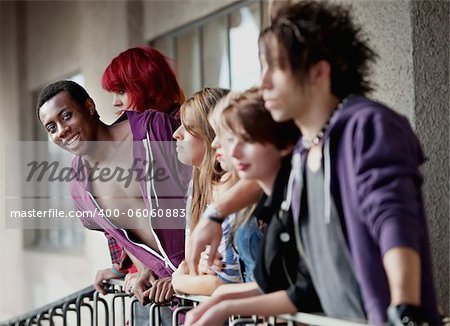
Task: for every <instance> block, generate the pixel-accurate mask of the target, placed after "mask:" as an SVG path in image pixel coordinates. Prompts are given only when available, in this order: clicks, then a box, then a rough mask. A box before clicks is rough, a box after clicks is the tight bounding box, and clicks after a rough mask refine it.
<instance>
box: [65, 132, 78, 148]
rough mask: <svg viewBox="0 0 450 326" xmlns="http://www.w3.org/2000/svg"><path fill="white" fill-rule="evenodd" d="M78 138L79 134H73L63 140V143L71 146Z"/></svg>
mask: <svg viewBox="0 0 450 326" xmlns="http://www.w3.org/2000/svg"><path fill="white" fill-rule="evenodd" d="M79 139H80V134H79V133H78V134H75V135H73V136H72V137H70V138H69V139H67V140H66V141H65V145H66V146H73V145H75V144H76V143H77V141H78V140H79Z"/></svg>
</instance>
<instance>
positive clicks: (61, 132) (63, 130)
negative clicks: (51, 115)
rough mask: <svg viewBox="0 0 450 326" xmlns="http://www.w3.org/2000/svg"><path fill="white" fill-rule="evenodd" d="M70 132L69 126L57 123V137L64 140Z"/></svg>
mask: <svg viewBox="0 0 450 326" xmlns="http://www.w3.org/2000/svg"><path fill="white" fill-rule="evenodd" d="M69 131H70V126H69V125H68V124H64V123H59V124H58V137H59V138H64V137H65V136H66V135H67V133H68V132H69Z"/></svg>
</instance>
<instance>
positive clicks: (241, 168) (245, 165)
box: [236, 163, 250, 171]
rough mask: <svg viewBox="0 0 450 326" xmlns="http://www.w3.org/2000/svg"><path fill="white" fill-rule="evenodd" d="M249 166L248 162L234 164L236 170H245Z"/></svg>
mask: <svg viewBox="0 0 450 326" xmlns="http://www.w3.org/2000/svg"><path fill="white" fill-rule="evenodd" d="M249 167H250V164H245V163H239V164H238V165H237V166H236V170H238V171H246V170H247V169H248V168H249Z"/></svg>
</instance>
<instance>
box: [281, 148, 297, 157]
mask: <svg viewBox="0 0 450 326" xmlns="http://www.w3.org/2000/svg"><path fill="white" fill-rule="evenodd" d="M293 149H294V145H288V146H286V148H283V149H282V150H280V155H281V157H286V156H288V155H289V154H291V153H292V150H293Z"/></svg>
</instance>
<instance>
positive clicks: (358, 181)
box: [292, 96, 441, 325]
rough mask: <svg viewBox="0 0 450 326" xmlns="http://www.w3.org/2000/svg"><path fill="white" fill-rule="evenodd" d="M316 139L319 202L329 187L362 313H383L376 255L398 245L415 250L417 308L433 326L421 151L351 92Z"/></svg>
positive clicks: (397, 121)
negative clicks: (321, 181) (321, 185)
mask: <svg viewBox="0 0 450 326" xmlns="http://www.w3.org/2000/svg"><path fill="white" fill-rule="evenodd" d="M324 139H326V141H325V144H324V156H323V157H324V177H325V180H329V185H328V186H325V189H329V190H330V191H327V190H325V202H327V201H328V200H327V198H328V199H329V198H330V197H329V196H330V194H331V196H333V199H334V200H335V202H336V205H337V207H338V211H339V215H340V217H341V218H342V225H343V227H344V228H345V230H344V231H345V234H346V241H347V244H348V246H349V250H350V252H351V256H352V260H353V264H354V270H355V273H356V277H357V279H358V282H359V286H360V289H361V293H362V297H363V301H364V307H365V310H366V313H367V317H368V320H369V321H370V322H371V323H375V324H377V325H378V324H381V323H383V322H384V321H386V320H387V316H386V309H387V308H388V306H389V304H390V292H389V284H388V281H387V276H386V273H385V271H384V268H383V263H382V257H383V254H384V253H385V252H386V251H388V250H389V249H391V248H394V247H400V246H405V247H408V248H412V249H414V250H415V251H417V252H418V253H419V255H420V257H421V269H422V278H421V295H422V296H421V301H422V307H423V309H424V312H425V315H426V317H427V318H428V321H429V322H430V323H431V325H440V323H441V322H440V318H439V314H438V311H437V302H436V295H435V290H434V285H433V275H432V269H431V254H430V247H429V239H428V230H427V221H426V216H425V210H424V204H423V200H422V192H421V185H422V176H421V173H420V171H419V166H420V165H421V164H422V163H423V162H424V161H425V158H424V154H423V152H422V149H421V146H420V144H419V142H418V140H417V138H416V136H415V134H414V132H413V131H412V130H411V128H410V125H409V123H408V121H407V119H406V118H404V117H402V116H400V115H398V114H397V113H395V112H394V111H392V110H390V109H389V108H387V107H386V106H384V105H382V104H379V103H376V102H373V101H371V100H369V99H367V98H365V97H362V96H361V97H356V96H355V97H351V98H349V99H348V101H347V102H346V103H345V105H344V106H343V108H341V109H340V111H339V112H337V113H336V114H335V116H334V117H333V119H332V121H331V124H330V127H329V128H328V130H327V134H326V135H325V136H324ZM298 151H302V145H301V140H300V141H299V143H298V144H297V147H296V152H298ZM327 196H328V197H327ZM328 202H329V201H328ZM325 207H327V205H326V203H325ZM292 208H293V210H295V208H294V205H292ZM336 299H338V298H336Z"/></svg>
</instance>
